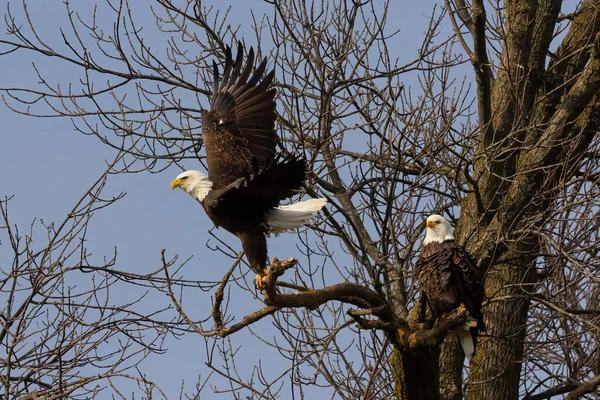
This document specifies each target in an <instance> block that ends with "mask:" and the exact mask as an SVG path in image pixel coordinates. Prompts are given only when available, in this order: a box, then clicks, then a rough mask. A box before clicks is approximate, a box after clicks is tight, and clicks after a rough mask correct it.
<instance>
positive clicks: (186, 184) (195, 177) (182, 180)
mask: <svg viewBox="0 0 600 400" xmlns="http://www.w3.org/2000/svg"><path fill="white" fill-rule="evenodd" d="M212 185H213V183H212V182H211V181H209V180H208V176H206V175H205V174H204V173H202V172H200V171H193V170H189V171H184V172H182V173H181V174H179V175H177V178H175V180H173V182H171V189H175V188H177V187H178V188H181V189H182V190H183V191H185V192H187V193H189V194H190V195H191V196H192V197H193V198H195V199H196V200H198V201H200V202H202V200H204V198H205V197H206V195H207V194H208V192H210V189H211V188H212Z"/></svg>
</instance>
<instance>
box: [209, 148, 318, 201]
mask: <svg viewBox="0 0 600 400" xmlns="http://www.w3.org/2000/svg"><path fill="white" fill-rule="evenodd" d="M305 174H306V161H304V160H302V159H297V158H294V157H289V158H286V159H283V160H280V159H275V160H272V161H270V162H269V164H267V165H266V167H265V168H264V169H262V170H260V171H255V174H253V175H248V176H247V177H244V178H239V179H238V180H236V181H234V182H232V183H231V184H229V185H227V186H226V187H225V188H223V189H220V190H216V191H214V192H213V193H212V194H211V197H212V198H218V199H219V201H230V200H236V199H244V200H243V201H245V202H246V203H260V205H261V207H263V208H264V209H271V208H274V207H276V206H277V205H278V204H279V202H280V201H282V200H285V199H287V198H289V197H291V196H293V195H294V194H295V193H296V192H297V191H298V190H300V189H301V188H302V182H303V181H304V177H305Z"/></svg>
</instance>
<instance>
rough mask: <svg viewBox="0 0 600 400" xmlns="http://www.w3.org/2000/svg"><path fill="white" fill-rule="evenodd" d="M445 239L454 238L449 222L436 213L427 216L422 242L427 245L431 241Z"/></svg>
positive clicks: (440, 241) (439, 241)
mask: <svg viewBox="0 0 600 400" xmlns="http://www.w3.org/2000/svg"><path fill="white" fill-rule="evenodd" d="M445 240H454V235H453V234H452V226H451V225H450V222H448V221H447V220H446V219H445V218H444V217H442V216H441V215H438V214H432V215H430V216H429V217H427V231H426V233H425V241H423V244H424V245H427V244H429V243H432V242H438V243H442V242H443V241H445Z"/></svg>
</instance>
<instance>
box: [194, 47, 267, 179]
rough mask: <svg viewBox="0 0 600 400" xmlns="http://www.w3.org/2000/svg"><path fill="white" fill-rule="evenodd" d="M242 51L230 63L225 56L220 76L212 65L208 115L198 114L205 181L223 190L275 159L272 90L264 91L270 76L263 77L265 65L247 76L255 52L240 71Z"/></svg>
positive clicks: (228, 50) (227, 50)
mask: <svg viewBox="0 0 600 400" xmlns="http://www.w3.org/2000/svg"><path fill="white" fill-rule="evenodd" d="M242 55H243V49H242V47H241V44H240V47H239V49H238V54H237V56H236V58H235V60H233V59H232V56H231V49H230V48H229V47H228V48H227V49H226V52H225V66H224V70H223V75H222V76H221V77H220V78H219V72H218V67H217V66H216V64H215V65H214V67H213V69H214V72H213V75H214V80H215V82H214V84H213V87H214V93H213V97H212V102H211V109H210V111H206V110H205V111H204V112H203V113H202V138H203V141H204V147H205V149H206V158H207V163H208V174H209V179H210V180H211V181H212V182H213V185H214V188H215V189H219V188H224V187H226V186H228V185H229V184H231V183H232V182H234V181H235V180H236V179H238V178H240V177H243V176H244V175H245V174H246V173H248V171H249V170H250V169H251V168H252V160H253V159H254V160H256V161H255V162H256V163H257V164H258V166H259V169H261V170H262V169H263V168H265V167H266V165H267V161H268V160H269V159H272V158H273V156H274V154H275V144H276V133H275V119H276V114H275V100H274V99H275V93H276V92H275V89H269V85H270V84H271V82H272V80H273V77H274V71H271V72H270V73H269V74H267V75H266V76H265V77H264V78H263V74H264V72H265V70H266V66H267V60H266V59H264V60H263V61H262V62H261V63H260V65H259V66H258V67H257V68H256V70H255V71H254V74H252V68H253V66H254V50H253V49H250V51H249V54H248V57H247V61H246V66H245V67H244V68H243V69H242V62H243V57H242Z"/></svg>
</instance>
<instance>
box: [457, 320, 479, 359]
mask: <svg viewBox="0 0 600 400" xmlns="http://www.w3.org/2000/svg"><path fill="white" fill-rule="evenodd" d="M470 328H471V327H470V326H469V325H466V324H465V325H463V326H461V327H459V328H456V329H454V330H453V331H452V333H453V334H455V335H456V336H458V338H459V339H460V344H461V346H462V348H463V351H464V352H465V356H467V358H468V359H469V361H471V358H473V356H474V355H475V346H474V345H473V336H471V331H470Z"/></svg>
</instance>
